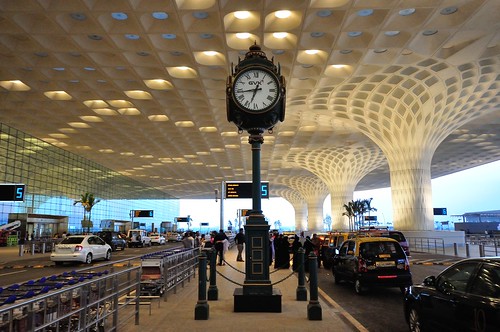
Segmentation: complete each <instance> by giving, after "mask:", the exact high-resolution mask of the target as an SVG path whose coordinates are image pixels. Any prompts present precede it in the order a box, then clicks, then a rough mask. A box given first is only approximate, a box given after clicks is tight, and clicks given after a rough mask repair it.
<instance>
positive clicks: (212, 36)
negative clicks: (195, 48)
mask: <svg viewBox="0 0 500 332" xmlns="http://www.w3.org/2000/svg"><path fill="white" fill-rule="evenodd" d="M200 38H201V39H212V38H214V35H213V34H211V33H200Z"/></svg>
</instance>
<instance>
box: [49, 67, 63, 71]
mask: <svg viewBox="0 0 500 332" xmlns="http://www.w3.org/2000/svg"><path fill="white" fill-rule="evenodd" d="M52 69H54V70H55V71H65V70H66V69H65V68H64V67H54V68H52Z"/></svg>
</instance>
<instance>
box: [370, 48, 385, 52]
mask: <svg viewBox="0 0 500 332" xmlns="http://www.w3.org/2000/svg"><path fill="white" fill-rule="evenodd" d="M373 52H375V53H385V52H387V48H376V49H374V50H373Z"/></svg>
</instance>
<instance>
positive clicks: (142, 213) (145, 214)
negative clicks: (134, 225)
mask: <svg viewBox="0 0 500 332" xmlns="http://www.w3.org/2000/svg"><path fill="white" fill-rule="evenodd" d="M132 212H133V215H134V218H153V210H133V211H132Z"/></svg>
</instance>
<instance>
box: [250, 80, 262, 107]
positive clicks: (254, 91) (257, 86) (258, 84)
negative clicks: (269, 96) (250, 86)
mask: <svg viewBox="0 0 500 332" xmlns="http://www.w3.org/2000/svg"><path fill="white" fill-rule="evenodd" d="M259 86H260V83H257V85H256V86H255V90H253V95H252V99H250V102H253V99H254V98H255V95H256V94H257V90H262V89H259Z"/></svg>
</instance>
